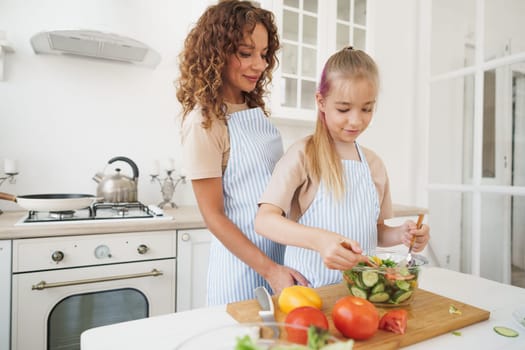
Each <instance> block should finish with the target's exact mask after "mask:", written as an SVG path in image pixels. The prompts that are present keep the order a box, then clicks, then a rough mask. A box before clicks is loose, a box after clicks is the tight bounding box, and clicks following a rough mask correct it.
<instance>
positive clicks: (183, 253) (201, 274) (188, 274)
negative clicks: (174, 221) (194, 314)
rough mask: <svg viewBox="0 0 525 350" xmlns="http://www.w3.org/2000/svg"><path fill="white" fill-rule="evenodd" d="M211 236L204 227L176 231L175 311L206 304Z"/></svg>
mask: <svg viewBox="0 0 525 350" xmlns="http://www.w3.org/2000/svg"><path fill="white" fill-rule="evenodd" d="M211 237H212V234H211V233H210V231H208V230H206V229H194V230H178V231H177V312H178V311H184V310H191V309H195V308H199V307H204V306H206V280H207V276H208V257H209V253H210V241H211Z"/></svg>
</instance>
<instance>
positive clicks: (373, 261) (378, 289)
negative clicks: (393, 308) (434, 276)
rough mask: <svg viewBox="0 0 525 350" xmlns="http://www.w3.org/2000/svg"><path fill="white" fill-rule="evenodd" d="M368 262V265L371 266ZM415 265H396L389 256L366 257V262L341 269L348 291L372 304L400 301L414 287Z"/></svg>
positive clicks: (409, 294) (410, 292) (406, 297)
mask: <svg viewBox="0 0 525 350" xmlns="http://www.w3.org/2000/svg"><path fill="white" fill-rule="evenodd" d="M371 265H372V266H371ZM418 274H419V267H417V266H414V267H405V266H398V264H397V263H396V262H395V261H393V260H391V259H381V258H379V257H377V256H373V257H370V264H365V263H359V264H358V265H356V266H355V267H354V268H353V269H351V270H346V271H344V272H343V278H344V281H345V282H346V285H347V287H348V290H349V291H350V293H351V294H352V295H354V296H356V297H360V298H363V299H367V300H368V301H370V302H372V303H375V304H381V305H385V304H393V305H398V304H403V303H405V302H408V301H409V300H410V298H411V297H412V294H413V292H414V290H415V289H416V288H417V286H418V283H417V279H418Z"/></svg>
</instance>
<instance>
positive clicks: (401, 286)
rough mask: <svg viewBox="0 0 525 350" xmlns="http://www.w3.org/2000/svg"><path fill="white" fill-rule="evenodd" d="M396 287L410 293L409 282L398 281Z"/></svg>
mask: <svg viewBox="0 0 525 350" xmlns="http://www.w3.org/2000/svg"><path fill="white" fill-rule="evenodd" d="M396 286H397V288H399V289H401V290H404V291H409V290H410V283H409V282H407V281H404V280H397V281H396Z"/></svg>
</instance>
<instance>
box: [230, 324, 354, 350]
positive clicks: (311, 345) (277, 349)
mask: <svg viewBox="0 0 525 350" xmlns="http://www.w3.org/2000/svg"><path fill="white" fill-rule="evenodd" d="M329 336H330V334H329V333H328V331H326V330H322V329H320V328H317V327H315V326H310V327H309V328H308V343H307V345H300V344H286V345H281V344H277V345H271V346H269V347H266V346H264V347H263V346H261V345H258V344H257V341H256V340H254V339H253V338H252V337H250V336H249V335H245V336H243V337H239V338H237V344H236V345H235V350H268V349H271V350H352V348H353V346H354V341H353V340H351V339H350V340H346V341H341V342H337V343H330V344H329V343H328V338H329Z"/></svg>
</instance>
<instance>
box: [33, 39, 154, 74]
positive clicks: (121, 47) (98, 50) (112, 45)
mask: <svg viewBox="0 0 525 350" xmlns="http://www.w3.org/2000/svg"><path fill="white" fill-rule="evenodd" d="M31 46H32V47H33V50H34V51H35V53H37V54H39V53H52V54H70V55H77V56H85V57H86V56H87V57H93V58H100V59H107V60H113V61H121V62H130V63H135V64H140V65H144V66H148V67H156V66H157V65H158V64H159V62H160V55H159V53H157V52H156V51H155V50H153V49H152V48H151V47H149V46H148V45H146V44H144V43H142V42H140V41H137V40H134V39H131V38H128V37H124V36H120V35H117V34H112V33H104V32H100V31H96V30H54V31H43V32H40V33H37V34H35V35H34V36H33V37H32V38H31Z"/></svg>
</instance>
